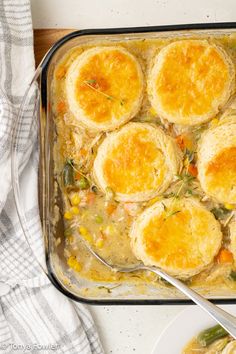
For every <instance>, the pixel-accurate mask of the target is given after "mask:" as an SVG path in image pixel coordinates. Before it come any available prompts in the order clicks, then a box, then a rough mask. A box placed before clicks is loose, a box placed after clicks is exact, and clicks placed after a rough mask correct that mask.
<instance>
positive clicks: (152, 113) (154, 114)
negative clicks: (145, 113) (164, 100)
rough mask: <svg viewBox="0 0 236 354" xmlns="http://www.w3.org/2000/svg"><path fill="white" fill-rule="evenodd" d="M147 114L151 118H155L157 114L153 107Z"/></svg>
mask: <svg viewBox="0 0 236 354" xmlns="http://www.w3.org/2000/svg"><path fill="white" fill-rule="evenodd" d="M149 112H150V114H151V115H152V116H156V114H157V112H156V110H155V109H154V108H153V107H151V108H150V110H149Z"/></svg>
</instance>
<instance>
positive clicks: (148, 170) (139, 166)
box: [93, 123, 182, 202]
mask: <svg viewBox="0 0 236 354" xmlns="http://www.w3.org/2000/svg"><path fill="white" fill-rule="evenodd" d="M181 157H182V154H181V151H180V149H179V148H178V146H177V144H176V142H175V141H174V140H173V138H171V137H170V136H168V135H166V134H165V133H164V132H163V130H162V129H160V128H158V127H156V126H153V125H150V124H147V123H129V124H126V125H125V126H124V127H122V128H121V129H120V130H118V131H115V132H112V133H110V134H109V135H108V136H107V137H106V138H105V139H104V141H103V142H102V144H101V145H100V146H99V148H98V152H97V156H96V158H95V161H94V167H93V174H94V177H95V180H96V181H97V185H98V186H99V188H100V189H101V190H102V191H103V192H104V193H106V190H107V188H111V189H112V191H113V192H114V193H115V199H116V200H120V201H127V202H141V201H145V200H149V199H151V198H154V197H155V196H157V195H160V194H161V193H162V192H164V191H165V190H166V189H167V188H168V186H169V185H170V183H171V181H172V180H173V178H174V176H175V175H176V174H178V173H179V172H180V167H181Z"/></svg>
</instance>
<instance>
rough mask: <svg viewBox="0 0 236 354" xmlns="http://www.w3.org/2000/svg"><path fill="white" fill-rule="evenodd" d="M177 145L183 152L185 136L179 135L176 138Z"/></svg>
mask: <svg viewBox="0 0 236 354" xmlns="http://www.w3.org/2000/svg"><path fill="white" fill-rule="evenodd" d="M175 140H176V143H177V144H178V146H179V147H180V149H181V150H184V148H185V145H184V138H183V135H178V136H177V137H176V138H175Z"/></svg>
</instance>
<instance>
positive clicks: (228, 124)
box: [198, 116, 236, 204]
mask: <svg viewBox="0 0 236 354" xmlns="http://www.w3.org/2000/svg"><path fill="white" fill-rule="evenodd" d="M198 176H199V180H200V183H201V186H202V189H203V190H204V191H205V193H206V194H208V195H209V196H211V197H213V198H215V199H216V200H217V201H218V202H220V203H228V204H235V203H236V116H232V117H230V120H229V119H227V117H226V118H225V119H223V120H222V121H221V123H220V124H218V125H217V126H215V127H213V128H211V129H209V130H206V132H205V133H204V134H202V138H201V140H200V142H199V147H198Z"/></svg>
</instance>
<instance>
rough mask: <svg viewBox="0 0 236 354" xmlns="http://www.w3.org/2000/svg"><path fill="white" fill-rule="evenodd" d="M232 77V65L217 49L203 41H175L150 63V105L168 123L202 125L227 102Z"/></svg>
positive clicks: (221, 50)
mask: <svg viewBox="0 0 236 354" xmlns="http://www.w3.org/2000/svg"><path fill="white" fill-rule="evenodd" d="M234 77H235V70H234V64H233V62H232V60H231V58H230V56H229V55H228V54H227V53H226V52H225V51H224V50H223V49H222V48H221V47H219V46H217V45H215V44H212V43H210V42H209V41H207V40H190V39H189V40H180V41H175V42H173V43H170V44H169V45H167V46H164V47H163V48H162V49H161V50H160V51H159V53H158V54H157V56H156V57H155V58H154V60H153V68H152V69H151V71H150V75H149V82H148V85H149V95H150V100H151V104H152V106H153V107H154V108H155V110H156V111H157V112H158V114H159V115H160V117H162V118H164V119H167V120H168V121H169V122H172V123H176V124H182V125H189V126H193V125H196V124H202V123H204V122H206V121H208V120H209V119H211V118H213V117H214V116H215V114H217V113H218V112H219V110H220V109H221V108H222V107H223V106H224V105H225V103H226V102H227V101H228V99H229V97H230V95H231V93H232V90H233V88H234Z"/></svg>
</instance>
